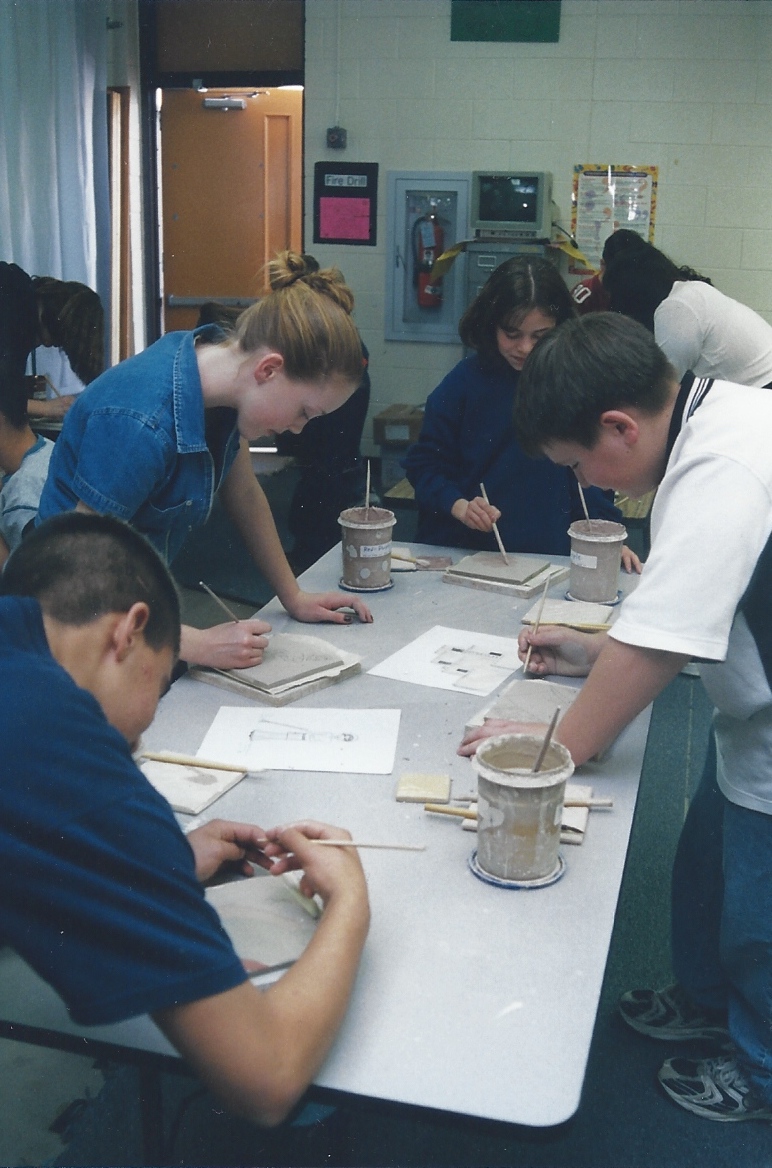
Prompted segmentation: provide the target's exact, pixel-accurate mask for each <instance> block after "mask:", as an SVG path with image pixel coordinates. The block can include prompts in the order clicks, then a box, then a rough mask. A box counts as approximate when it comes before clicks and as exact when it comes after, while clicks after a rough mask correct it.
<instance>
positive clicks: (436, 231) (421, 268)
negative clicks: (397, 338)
mask: <svg viewBox="0 0 772 1168" xmlns="http://www.w3.org/2000/svg"><path fill="white" fill-rule="evenodd" d="M444 250H445V232H444V231H443V230H442V227H441V225H440V220H439V217H438V215H437V208H436V206H435V204H434V203H431V204H430V210H429V214H428V215H422V216H421V218H420V219H416V221H415V223H414V224H413V264H414V268H413V273H414V274H413V280H414V283H415V286H416V290H417V291H416V297H417V300H418V303H419V304H420V306H421V308H439V307H440V306H441V304H442V277H440V279H439V280H435V282H434V283H431V280H430V273H431V270H432V267H433V265H434V261H435V260H436V259H438V258H439V257H440V256H441V255H442V253H443V251H444Z"/></svg>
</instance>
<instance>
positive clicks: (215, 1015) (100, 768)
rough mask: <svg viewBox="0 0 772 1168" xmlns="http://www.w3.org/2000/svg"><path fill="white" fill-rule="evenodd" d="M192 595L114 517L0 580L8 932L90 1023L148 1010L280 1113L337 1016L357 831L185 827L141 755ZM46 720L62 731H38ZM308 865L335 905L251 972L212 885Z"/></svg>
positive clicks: (56, 541)
mask: <svg viewBox="0 0 772 1168" xmlns="http://www.w3.org/2000/svg"><path fill="white" fill-rule="evenodd" d="M179 637H180V622H179V602H178V598H177V594H176V591H175V588H174V584H173V582H172V580H171V577H170V576H169V574H168V572H167V570H166V568H165V566H164V564H163V562H162V561H161V559H160V558H159V556H158V555H157V554H156V553H155V551H154V550H153V549H152V547H151V546H150V545H149V544H148V543H147V542H146V541H145V540H144V539H143V538H142V536H140V535H139V534H138V533H137V532H136V531H134V530H132V529H131V528H130V527H129V526H128V525H126V524H123V523H121V522H119V521H118V520H116V519H113V518H109V517H105V516H96V515H83V514H77V513H69V514H66V515H60V516H57V517H55V518H54V519H52V520H49V521H48V522H47V523H46V524H44V525H42V526H41V527H39V528H37V529H35V531H34V532H33V533H32V534H31V535H30V536H28V537H27V538H26V539H25V540H24V541H23V542H22V544H21V545H20V546H19V547H18V548H17V549H16V551H15V552H13V553H12V555H11V557H10V559H9V560H8V563H7V564H6V567H5V571H4V573H3V575H2V577H0V657H2V670H0V690H1V692H2V700H0V736H2V742H3V781H2V783H0V850H1V851H2V855H3V864H2V868H1V869H0V944H3V945H10V946H12V947H13V948H14V949H16V951H17V952H18V953H19V954H20V955H21V956H22V957H23V958H24V959H25V961H27V962H28V963H29V964H30V965H31V967H32V968H33V969H34V970H35V971H36V972H37V973H38V974H39V975H40V977H42V978H44V979H45V980H46V981H47V982H49V983H50V984H51V985H52V986H53V988H54V989H55V990H56V991H57V993H59V994H60V995H61V997H62V998H63V999H64V1002H65V1004H66V1007H67V1009H68V1011H69V1013H70V1015H71V1017H72V1018H73V1020H74V1021H75V1022H77V1023H79V1024H81V1025H85V1026H92V1025H93V1026H97V1025H109V1024H111V1023H115V1022H120V1021H122V1020H123V1019H126V1018H133V1017H137V1016H138V1015H141V1014H146V1013H149V1014H151V1015H152V1017H153V1019H154V1020H155V1022H156V1023H157V1025H158V1026H159V1027H160V1029H161V1030H162V1031H163V1033H164V1034H165V1035H166V1037H167V1038H168V1039H169V1041H170V1042H171V1043H172V1044H173V1045H174V1046H175V1047H176V1049H177V1050H178V1051H179V1052H180V1054H181V1055H182V1056H183V1057H184V1058H185V1059H186V1060H187V1062H188V1063H189V1064H190V1065H191V1067H192V1068H193V1070H194V1072H195V1073H196V1074H197V1075H198V1076H199V1077H200V1078H201V1079H202V1080H203V1082H204V1083H205V1084H206V1085H207V1086H208V1087H209V1088H210V1089H211V1090H212V1091H214V1092H215V1094H216V1095H217V1096H218V1097H219V1098H220V1099H221V1100H222V1101H223V1102H224V1103H225V1105H226V1106H227V1107H229V1108H230V1109H231V1110H232V1111H234V1112H236V1113H238V1114H240V1115H242V1116H244V1117H246V1118H247V1119H250V1120H252V1121H253V1122H256V1123H258V1124H262V1125H267V1126H272V1125H275V1124H278V1123H279V1122H280V1121H281V1120H282V1119H283V1118H284V1117H285V1116H286V1115H287V1113H288V1112H289V1111H290V1109H291V1108H292V1107H293V1106H294V1104H295V1103H296V1102H297V1100H298V1099H299V1098H300V1096H301V1095H302V1093H303V1092H304V1091H305V1089H306V1087H307V1086H308V1084H309V1083H310V1081H311V1080H312V1079H313V1077H314V1076H315V1075H316V1073H317V1071H318V1070H319V1067H320V1066H321V1064H322V1062H323V1060H324V1058H325V1056H326V1054H327V1051H328V1050H329V1048H330V1046H331V1044H332V1041H333V1039H334V1037H335V1034H336V1032H337V1030H338V1027H339V1026H340V1024H341V1022H342V1020H343V1017H344V1014H345V1010H346V1006H347V1003H348V999H349V996H350V994H351V990H352V987H353V984H354V978H355V976H356V971H357V968H358V964H359V958H360V954H361V952H362V948H363V946H364V943H365V938H366V935H367V930H368V925H369V908H368V898H367V886H366V883H365V878H364V873H363V872H362V868H361V865H360V862H359V858H358V855H357V851H356V849H355V848H346V847H341V848H336V847H315V846H314V842H313V841H314V840H316V839H327V840H331V839H339V840H342V839H350V838H351V837H350V836H349V835H348V834H347V833H346V832H345V831H342V830H341V829H339V828H334V827H329V826H327V825H324V824H320V823H314V822H305V823H301V824H295V825H293V826H285V827H277V828H272V829H270V830H268V831H264V830H263V829H262V828H260V827H257V826H255V825H253V824H246V823H233V822H228V821H224V820H213V821H211V822H209V823H207V824H206V825H205V826H203V827H199V828H196V829H194V830H193V831H190V832H188V834H187V835H184V834H183V833H182V831H181V830H180V828H179V826H178V824H177V821H176V819H175V816H174V813H173V811H172V809H171V807H170V806H169V804H168V803H167V802H166V800H165V799H164V798H163V797H162V796H161V795H159V794H158V793H157V792H156V791H155V790H154V789H153V787H152V786H151V785H150V783H149V782H148V781H147V779H146V778H145V776H144V775H143V774H142V772H141V771H140V770H139V769H138V767H137V765H136V763H135V762H134V759H133V758H132V747H134V746H135V745H136V742H137V740H138V738H139V735H140V734H141V733H142V731H143V730H144V729H145V728H146V727H147V726H148V725H149V723H150V722H151V720H152V718H153V716H154V714H155V710H156V706H157V705H158V701H159V698H160V696H161V695H162V694H163V693H164V692H165V690H166V688H167V687H168V685H169V680H170V676H171V673H172V669H173V666H174V662H175V658H176V653H177V649H178V647H179ZM42 727H45V732H44V733H43V732H41V728H42ZM252 864H257V865H259V866H261V867H263V868H266V869H268V870H269V871H270V872H271V873H272V874H274V875H280V874H281V873H283V872H286V871H288V870H289V869H291V868H294V869H298V868H300V869H302V870H303V877H302V882H301V885H300V888H301V891H302V892H303V893H304V894H305V895H306V896H311V895H314V894H318V895H319V896H320V897H321V899H322V902H323V905H324V909H323V912H322V915H321V918H320V920H319V923H318V925H317V927H316V931H315V933H314V936H313V938H312V939H311V941H310V942H309V944H308V946H307V947H306V949H305V950H304V952H303V953H302V954H301V955H300V957H299V958H298V960H297V961H296V962H295V964H294V965H293V967H292V968H291V969H289V970H287V971H286V972H285V973H284V974H283V976H282V977H281V978H280V979H279V980H278V981H277V982H275V983H274V984H273V985H271V986H269V987H268V988H267V989H265V990H259V989H257V988H255V986H253V985H252V984H251V983H250V981H249V980H248V976H249V972H250V971H251V972H257V971H258V970H259V968H260V967H259V965H257V964H256V963H255V962H250V963H248V964H249V971H248V970H247V969H246V968H245V965H244V964H243V963H242V962H241V961H240V960H239V958H238V956H237V955H236V953H235V951H234V949H233V945H232V944H231V941H230V939H229V938H228V936H227V934H226V933H225V931H224V929H223V927H222V925H221V924H220V921H219V918H218V916H217V913H216V912H215V911H214V909H213V908H212V907H211V905H209V904H208V903H207V901H206V899H205V897H204V891H203V887H202V885H203V884H204V883H205V882H206V881H208V880H210V879H211V878H212V877H214V876H215V875H216V874H221V875H225V874H227V871H228V870H229V869H230V871H231V872H234V873H237V874H241V875H244V876H247V875H252V873H253V869H252Z"/></svg>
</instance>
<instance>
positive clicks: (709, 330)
mask: <svg viewBox="0 0 772 1168" xmlns="http://www.w3.org/2000/svg"><path fill="white" fill-rule="evenodd" d="M654 339H655V341H656V342H657V344H658V345H659V347H660V349H662V351H663V352H664V354H665V356H666V357H667V359H668V361H669V362H670V363H671V365H673V366H674V367H675V370H676V372H677V374H678V376H679V377H683V375H684V373H686V370H687V369H691V370H692V372H693V373H696V374H697V376H698V377H719V378H721V379H722V380H723V381H734V382H737V384H738V385H769V383H770V382H771V381H772V325H770V324H768V323H767V322H766V321H765V320H764V318H763V317H761V316H759V314H758V313H757V312H754V311H753V309H752V308H748V306H747V305H746V304H740V302H739V301H738V300H732V299H731V298H730V297H729V296H725V295H724V294H723V292H719V290H718V289H717V288H713V287H711V285H710V284H703V282H702V281H701V280H678V281H676V283H675V284H674V285H673V289H672V291H671V293H670V295H669V296H667V297H666V298H665V299H664V300H663V301H662V303H661V304H660V306H659V308H658V309H657V311H656V312H655V313H654Z"/></svg>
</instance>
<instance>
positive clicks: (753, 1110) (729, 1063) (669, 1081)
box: [657, 1055, 772, 1123]
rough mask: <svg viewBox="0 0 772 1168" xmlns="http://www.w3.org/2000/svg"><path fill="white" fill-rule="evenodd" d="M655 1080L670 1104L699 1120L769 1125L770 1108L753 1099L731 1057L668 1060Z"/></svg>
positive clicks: (771, 1113)
mask: <svg viewBox="0 0 772 1168" xmlns="http://www.w3.org/2000/svg"><path fill="white" fill-rule="evenodd" d="M657 1077H658V1079H659V1081H660V1083H661V1084H662V1086H663V1087H664V1088H665V1090H666V1091H667V1093H668V1095H669V1096H670V1098H671V1099H672V1100H673V1102H674V1103H677V1104H678V1105H679V1106H680V1107H685V1108H686V1110H687V1111H692V1112H693V1113H694V1114H695V1115H700V1116H702V1118H703V1119H717V1120H719V1122H721V1123H737V1122H738V1121H740V1120H743V1119H764V1120H768V1121H772V1107H770V1106H769V1105H768V1104H766V1103H765V1102H764V1101H763V1100H761V1099H759V1098H758V1097H757V1096H755V1095H754V1092H753V1088H752V1087H751V1085H750V1084H749V1082H748V1080H747V1079H746V1078H745V1075H744V1074H743V1072H742V1070H741V1069H740V1067H739V1066H738V1065H737V1060H736V1059H735V1058H734V1057H733V1056H732V1055H721V1056H720V1057H718V1058H707V1059H686V1058H673V1059H668V1060H667V1062H665V1063H663V1064H662V1066H661V1067H660V1069H659V1072H658V1075H657Z"/></svg>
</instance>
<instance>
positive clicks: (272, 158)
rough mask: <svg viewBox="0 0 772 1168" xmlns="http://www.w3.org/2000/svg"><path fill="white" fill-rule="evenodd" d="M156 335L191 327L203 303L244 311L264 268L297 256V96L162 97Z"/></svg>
mask: <svg viewBox="0 0 772 1168" xmlns="http://www.w3.org/2000/svg"><path fill="white" fill-rule="evenodd" d="M159 124H160V182H159V185H160V192H159V208H160V218H161V224H160V234H161V246H160V257H161V288H162V290H163V327H164V331H165V332H169V331H171V330H173V329H188V328H193V327H194V326H195V324H196V321H197V320H198V313H199V309H200V306H201V305H202V304H203V303H205V302H206V301H208V300H219V301H221V302H225V303H226V304H231V305H237V306H239V307H246V305H247V304H249V303H250V302H251V301H252V300H254V299H255V298H256V297H258V296H260V295H262V293H263V292H264V290H265V276H264V270H265V265H266V263H267V262H268V260H270V259H271V258H272V257H273V256H275V255H276V253H277V252H279V251H282V250H283V249H285V248H291V249H292V250H294V251H300V250H301V248H302V221H303V196H302V125H303V91H302V88H301V87H300V86H296V87H288V88H277V89H272V88H255V87H252V88H235V89H234V88H229V89H206V90H201V89H163V90H162V91H161V109H160V123H159Z"/></svg>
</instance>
